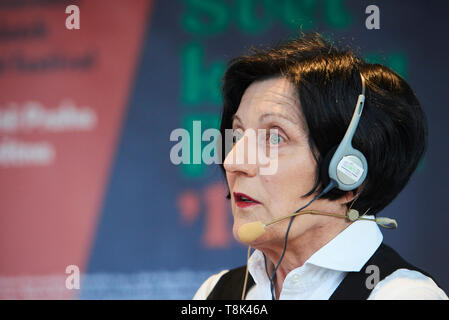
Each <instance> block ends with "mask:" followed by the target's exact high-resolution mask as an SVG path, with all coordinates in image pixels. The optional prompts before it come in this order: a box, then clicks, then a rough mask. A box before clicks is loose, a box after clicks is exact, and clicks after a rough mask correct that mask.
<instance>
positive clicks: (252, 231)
mask: <svg viewBox="0 0 449 320" xmlns="http://www.w3.org/2000/svg"><path fill="white" fill-rule="evenodd" d="M302 214H317V215H323V216H330V217H337V218H343V219H347V220H349V221H353V222H354V221H357V220H365V221H373V222H375V223H377V224H378V225H379V226H381V227H384V228H387V229H396V228H397V227H398V224H397V222H396V220H394V219H391V218H386V217H378V218H374V219H371V218H364V217H363V215H364V214H363V215H362V216H359V212H358V211H357V210H355V209H351V210H349V211H348V212H347V214H346V215H342V214H336V213H328V212H321V211H317V210H303V211H300V212H295V213H294V214H291V215H288V216H285V217H281V218H278V219H275V220H273V221H270V222H269V223H266V224H264V223H262V221H255V222H250V223H246V224H244V225H242V226H241V227H240V228H239V230H238V235H239V238H240V240H241V241H242V242H243V243H251V242H253V241H254V240H256V239H257V238H259V237H260V236H261V235H263V234H264V233H265V231H266V229H265V228H266V227H268V226H271V225H273V224H275V223H278V222H280V221H282V220H285V219H288V218H292V217H295V216H299V215H302Z"/></svg>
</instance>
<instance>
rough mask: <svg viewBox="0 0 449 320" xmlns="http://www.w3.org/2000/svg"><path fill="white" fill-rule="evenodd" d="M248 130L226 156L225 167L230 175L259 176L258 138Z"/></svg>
mask: <svg viewBox="0 0 449 320" xmlns="http://www.w3.org/2000/svg"><path fill="white" fill-rule="evenodd" d="M253 133H254V132H252V131H250V130H247V131H246V132H245V134H244V135H243V137H241V138H240V139H239V140H238V141H237V142H236V143H235V144H234V146H233V148H232V149H231V151H229V153H228V154H227V155H226V158H225V160H224V162H223V167H224V169H225V170H226V171H227V172H228V173H234V174H235V173H241V174H244V175H247V176H249V177H253V176H255V175H257V172H258V165H257V138H256V136H255V135H254V136H253Z"/></svg>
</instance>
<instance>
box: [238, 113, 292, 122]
mask: <svg viewBox="0 0 449 320" xmlns="http://www.w3.org/2000/svg"><path fill="white" fill-rule="evenodd" d="M269 117H281V118H283V119H286V120H288V121H290V122H292V123H294V124H297V125H298V124H299V122H298V120H295V119H293V118H291V117H290V116H288V115H286V114H283V113H264V114H262V115H261V116H260V117H259V121H262V120H264V119H265V118H269ZM234 119H237V120H238V121H239V122H243V121H242V119H240V117H239V116H238V115H237V114H234V115H233V116H232V118H231V121H232V123H234Z"/></svg>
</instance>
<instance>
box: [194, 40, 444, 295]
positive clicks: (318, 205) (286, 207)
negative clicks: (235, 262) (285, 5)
mask: <svg viewBox="0 0 449 320" xmlns="http://www.w3.org/2000/svg"><path fill="white" fill-rule="evenodd" d="M223 80H224V82H223V99H224V106H223V114H222V121H221V128H220V130H221V133H222V136H224V135H225V131H226V129H232V130H233V132H234V133H235V137H236V138H237V139H236V140H235V141H234V145H233V146H232V150H225V151H224V152H222V160H223V162H222V163H223V165H222V168H223V169H224V172H225V175H226V179H227V182H228V187H229V191H230V193H229V195H228V198H230V200H231V204H232V213H233V216H234V226H233V234H234V237H235V238H236V239H237V240H238V241H241V242H244V243H247V244H249V245H250V246H251V247H252V248H254V249H255V251H254V252H253V254H252V255H251V257H250V258H249V259H248V263H247V268H245V267H241V268H236V269H233V270H231V271H227V270H224V271H222V272H220V273H219V274H216V275H213V276H211V277H210V278H209V279H207V280H206V281H205V282H204V283H203V284H202V286H201V287H200V288H199V290H198V291H197V293H196V294H195V296H194V299H239V298H240V297H243V298H245V299H415V298H417V299H447V296H446V295H445V293H444V292H443V291H442V290H441V289H440V288H439V287H438V285H437V284H436V283H435V282H434V280H433V279H432V278H431V277H430V276H429V275H428V274H426V273H425V272H424V271H421V270H419V269H418V268H416V267H414V266H413V265H411V264H408V263H407V262H406V261H404V260H403V259H402V258H401V257H400V256H399V255H398V254H397V253H396V252H395V251H394V250H392V249H391V248H389V247H388V246H385V245H383V244H382V239H383V238H382V234H381V232H380V230H379V227H378V226H377V224H376V223H374V222H370V221H366V219H375V216H376V214H377V213H378V212H380V211H381V210H382V209H383V208H385V206H387V205H388V204H389V203H390V202H391V201H392V200H393V199H394V198H395V197H396V196H397V195H398V194H399V192H400V191H401V190H402V189H403V188H404V186H405V185H406V184H407V182H408V180H409V179H410V176H411V175H412V173H413V172H414V170H415V169H416V167H417V165H418V163H419V161H420V159H421V158H422V156H423V154H424V151H425V149H426V138H427V124H426V120H425V119H426V118H425V115H424V113H423V111H422V109H421V107H420V104H419V102H418V100H417V98H416V97H415V95H414V93H413V91H412V90H411V89H410V87H409V86H408V85H407V83H406V82H405V81H404V80H403V79H402V78H401V77H399V76H398V75H397V74H395V73H394V72H393V71H392V70H390V69H388V68H387V67H384V66H381V65H378V64H368V63H366V62H364V61H363V60H361V59H359V58H358V57H356V56H355V55H354V54H353V53H352V52H350V51H340V50H338V49H337V48H335V47H334V46H333V45H331V44H330V43H329V42H327V41H326V40H325V39H324V38H323V37H321V36H320V35H318V34H306V35H303V36H302V37H300V38H298V39H294V40H291V41H288V42H286V43H283V44H281V45H279V46H278V47H276V48H271V49H266V50H255V51H254V52H253V53H252V54H251V55H247V56H242V57H238V58H236V59H234V60H232V61H231V63H230V64H229V66H228V69H227V70H226V73H225V76H224V79H223ZM360 95H362V96H363V98H364V99H365V102H364V106H363V99H361V98H360V97H359V96H360ZM358 98H359V100H358ZM357 108H360V109H359V111H357V110H358V109H357ZM355 110H356V111H355ZM362 110H363V114H362ZM357 115H359V116H360V120H357V121H359V122H358V125H355V128H356V130H355V132H352V133H353V137H352V139H351V143H349V144H348V146H351V145H352V146H353V147H354V148H355V149H357V150H359V151H360V152H361V153H362V154H363V155H364V157H365V158H366V161H365V162H366V164H365V165H363V163H365V162H363V161H361V162H358V163H359V165H360V166H357V164H354V165H355V166H356V167H357V168H358V169H360V170H358V172H360V175H357V174H356V178H357V179H360V176H361V175H362V174H364V177H363V179H362V180H361V181H363V183H360V185H358V186H357V187H356V188H354V189H352V190H349V191H348V190H341V188H336V185H335V184H332V183H333V181H334V180H333V179H332V178H330V177H329V167H330V166H331V164H330V162H331V160H330V159H332V156H333V155H335V154H336V153H337V152H338V150H339V149H336V146H338V145H340V144H341V143H342V139H343V136H344V135H345V133H346V132H347V131H350V130H349V129H348V126H349V127H351V125H352V123H351V125H349V123H350V122H351V119H354V118H355V117H356V116H357ZM260 129H266V132H269V133H268V134H267V135H266V139H265V140H263V141H265V142H266V148H267V149H266V152H267V153H268V154H275V155H276V157H275V158H273V157H269V158H270V161H274V162H275V167H276V170H275V172H274V173H272V174H265V175H263V174H261V168H262V167H263V165H262V164H261V162H260V161H256V162H250V161H248V155H247V154H246V153H245V152H246V151H245V152H243V153H242V152H241V150H244V145H245V143H247V141H249V140H248V137H249V134H247V133H248V132H250V131H252V132H255V131H257V130H260ZM270 129H276V130H271V131H269V130H270ZM353 129H354V128H353ZM273 132H274V133H273ZM257 141H260V140H257ZM265 142H264V143H265ZM250 149H251V147H250V145H249V143H248V150H250ZM245 150H246V149H245ZM335 150H337V151H335ZM238 151H239V152H238ZM326 155H327V156H326ZM236 159H240V160H242V161H236ZM364 166H367V167H364ZM368 168H369V169H368ZM340 169H341V168H340ZM298 208H300V210H298ZM349 209H352V211H350V210H349ZM354 210H356V211H354ZM297 211H298V212H299V213H301V214H300V215H298V216H296V217H288V219H280V218H283V217H285V216H287V215H289V214H291V213H294V212H297ZM350 212H353V213H354V212H355V213H356V214H357V212H360V213H362V214H364V216H363V218H362V219H364V220H362V219H357V216H356V219H349V216H348V215H349V213H350ZM276 219H280V221H279V222H278V223H275V224H272V225H270V226H266V228H264V229H262V230H256V232H255V233H256V234H253V233H251V234H250V235H249V236H248V234H245V232H243V231H242V230H246V229H245V228H246V227H247V226H253V225H254V223H255V224H256V225H257V223H258V221H261V222H263V223H266V224H267V223H268V222H270V221H273V220H276ZM293 220H294V221H293ZM390 222H391V221H390ZM260 225H262V224H260ZM253 231H254V230H253ZM259 231H260V232H259ZM251 232H252V231H251ZM248 253H249V252H248ZM247 273H249V274H247Z"/></svg>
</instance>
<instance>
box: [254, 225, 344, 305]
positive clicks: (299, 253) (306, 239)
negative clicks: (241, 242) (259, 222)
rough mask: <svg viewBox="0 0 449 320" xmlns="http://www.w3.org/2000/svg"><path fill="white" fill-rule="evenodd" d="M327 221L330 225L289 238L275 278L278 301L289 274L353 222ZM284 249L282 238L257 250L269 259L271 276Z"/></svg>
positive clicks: (268, 265) (314, 228) (320, 226)
mask: <svg viewBox="0 0 449 320" xmlns="http://www.w3.org/2000/svg"><path fill="white" fill-rule="evenodd" d="M326 220H328V223H321V224H318V225H316V226H314V227H313V228H310V229H308V230H307V231H306V232H304V233H303V234H301V235H298V236H296V237H290V236H289V239H288V242H287V250H286V252H285V254H284V258H283V259H282V262H281V264H280V265H279V267H278V269H277V271H276V275H275V278H274V286H275V294H276V299H279V295H280V292H281V289H282V285H283V283H284V280H285V277H286V276H287V274H288V273H290V272H291V271H292V270H294V269H296V268H298V267H301V266H303V265H304V263H305V262H306V261H307V260H308V259H309V258H310V257H311V256H312V255H313V254H314V253H315V252H317V251H318V250H319V249H320V248H322V247H323V246H324V245H326V244H327V243H328V242H329V241H331V240H332V239H333V238H335V237H336V236H337V235H338V234H339V233H340V232H342V231H343V230H344V229H345V228H346V227H348V226H349V225H350V224H351V222H347V221H345V220H343V219H338V218H329V219H326ZM295 222H297V221H294V222H293V224H294V223H295ZM292 228H293V227H292ZM285 231H286V228H285V229H284V232H285ZM290 235H291V234H290ZM284 236H285V233H284ZM283 248H284V237H282V241H278V242H276V243H273V244H270V245H267V246H264V247H262V248H257V249H259V250H261V251H262V252H263V253H264V254H265V255H266V257H267V270H268V274H269V275H270V276H271V275H272V274H273V272H274V269H275V266H276V265H277V264H278V262H279V259H280V258H281V254H282V251H283Z"/></svg>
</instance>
